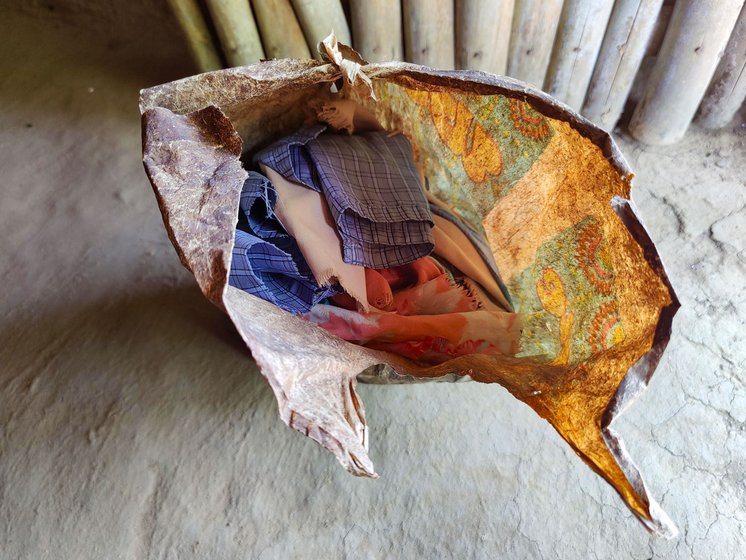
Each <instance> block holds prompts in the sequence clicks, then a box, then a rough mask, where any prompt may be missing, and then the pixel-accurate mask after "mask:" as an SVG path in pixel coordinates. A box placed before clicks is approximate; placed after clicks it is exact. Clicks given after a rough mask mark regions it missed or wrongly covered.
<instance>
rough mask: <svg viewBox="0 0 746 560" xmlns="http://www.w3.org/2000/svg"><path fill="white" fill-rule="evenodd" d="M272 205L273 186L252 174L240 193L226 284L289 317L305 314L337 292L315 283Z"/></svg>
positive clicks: (275, 195) (337, 289) (274, 192)
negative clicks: (268, 303) (272, 306)
mask: <svg viewBox="0 0 746 560" xmlns="http://www.w3.org/2000/svg"><path fill="white" fill-rule="evenodd" d="M276 202H277V193H276V191H275V189H274V186H273V185H272V183H270V182H269V180H268V179H267V178H266V177H264V176H263V175H261V174H259V173H256V172H254V171H250V172H249V176H248V178H247V179H246V181H245V182H244V186H243V189H242V191H241V199H240V202H239V220H238V221H239V226H238V229H236V237H235V242H234V246H233V258H232V262H231V269H230V276H229V283H230V285H231V286H234V287H236V288H239V289H241V290H244V291H246V292H249V293H250V294H253V295H255V296H257V297H260V298H262V299H264V300H267V301H270V302H272V303H274V304H275V305H277V306H278V307H281V308H282V309H284V310H286V311H290V312H291V313H296V314H298V313H306V312H307V311H309V310H310V309H311V307H313V306H314V305H316V304H317V303H319V302H320V301H322V300H324V299H326V298H328V297H331V296H334V295H336V294H338V293H339V292H340V291H341V288H340V287H339V286H338V285H329V286H320V285H319V284H318V283H317V282H316V279H315V278H314V276H313V273H312V272H311V269H310V268H309V266H308V264H307V263H306V261H305V259H304V258H303V254H302V253H301V251H300V248H299V247H298V244H297V243H296V241H295V239H293V238H292V237H291V236H290V235H288V233H287V232H286V231H285V230H284V228H283V227H282V225H281V224H280V223H279V221H278V220H277V218H276V216H275V215H274V212H273V208H274V206H275V204H276Z"/></svg>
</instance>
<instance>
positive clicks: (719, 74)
mask: <svg viewBox="0 0 746 560" xmlns="http://www.w3.org/2000/svg"><path fill="white" fill-rule="evenodd" d="M744 99H746V7H744V8H742V9H741V15H740V16H739V17H738V22H737V23H736V27H735V28H734V29H733V33H732V34H731V36H730V41H728V46H727V47H725V54H724V55H723V59H722V60H721V61H720V64H719V65H718V68H717V70H715V75H714V76H713V78H712V82H710V88H709V89H708V91H707V94H706V95H705V98H704V100H703V101H702V105H701V106H700V109H699V117H698V118H697V123H699V124H701V125H702V126H704V127H706V128H722V127H724V126H727V125H728V123H730V121H732V120H733V117H735V116H736V112H738V109H740V107H741V105H742V104H743V102H744Z"/></svg>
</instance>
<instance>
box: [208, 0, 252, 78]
mask: <svg viewBox="0 0 746 560" xmlns="http://www.w3.org/2000/svg"><path fill="white" fill-rule="evenodd" d="M207 8H208V9H209V10H210V16H211V17H212V22H213V24H214V25H215V29H216V31H217V32H218V37H219V38H220V44H221V45H222V47H223V54H224V55H225V58H226V60H227V61H228V64H229V65H231V66H245V65H247V64H254V63H255V62H259V60H260V59H262V58H264V50H263V49H262V42H261V40H260V39H259V31H258V30H257V28H256V23H255V22H254V16H253V15H252V13H251V7H250V6H249V2H248V0H207Z"/></svg>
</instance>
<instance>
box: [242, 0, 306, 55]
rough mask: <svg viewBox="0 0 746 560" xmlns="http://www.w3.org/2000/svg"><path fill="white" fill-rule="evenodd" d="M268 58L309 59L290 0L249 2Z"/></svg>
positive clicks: (255, 0)
mask: <svg viewBox="0 0 746 560" xmlns="http://www.w3.org/2000/svg"><path fill="white" fill-rule="evenodd" d="M251 5H252V7H253V8H254V15H255V16H256V22H257V24H258V25H259V32H260V34H261V36H262V44H263V45H264V52H265V53H266V55H267V57H268V58H300V59H307V58H311V51H309V50H308V45H307V44H306V38H305V37H304V36H303V30H302V29H301V28H300V24H299V23H298V19H297V18H296V17H295V12H294V11H293V7H292V6H291V5H290V0H251Z"/></svg>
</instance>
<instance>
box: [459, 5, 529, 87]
mask: <svg viewBox="0 0 746 560" xmlns="http://www.w3.org/2000/svg"><path fill="white" fill-rule="evenodd" d="M514 4H515V2H514V0H456V68H459V69H461V68H468V69H472V70H484V71H485V72H493V73H495V74H505V72H506V71H507V69H508V49H509V48H510V28H511V24H512V22H513V7H514Z"/></svg>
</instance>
